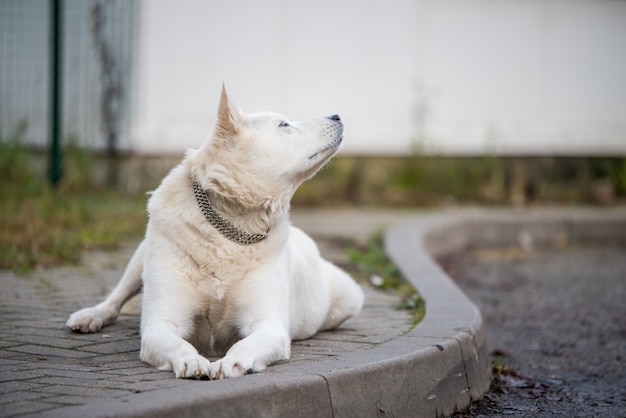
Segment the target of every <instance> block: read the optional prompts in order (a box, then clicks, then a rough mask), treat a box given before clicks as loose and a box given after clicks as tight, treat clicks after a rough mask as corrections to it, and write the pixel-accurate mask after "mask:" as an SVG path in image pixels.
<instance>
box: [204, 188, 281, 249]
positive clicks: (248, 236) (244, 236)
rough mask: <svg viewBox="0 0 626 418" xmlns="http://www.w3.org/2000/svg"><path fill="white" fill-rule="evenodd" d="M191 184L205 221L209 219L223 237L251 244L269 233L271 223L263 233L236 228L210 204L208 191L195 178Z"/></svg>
mask: <svg viewBox="0 0 626 418" xmlns="http://www.w3.org/2000/svg"><path fill="white" fill-rule="evenodd" d="M192 185H193V192H194V195H195V197H196V201H197V202H198V206H199V207H200V211H201V212H202V214H203V215H204V217H205V218H206V219H207V221H209V223H210V224H211V225H212V226H213V227H214V228H215V229H217V230H218V231H219V232H220V233H221V234H222V235H223V236H224V237H226V238H228V239H229V240H231V241H234V242H236V243H237V244H240V245H251V244H256V243H257V242H259V241H262V240H264V239H265V238H266V237H267V236H268V235H269V233H270V231H271V230H272V227H271V225H270V226H269V227H268V228H267V229H266V230H265V232H264V233H249V232H247V231H246V230H243V229H240V228H238V227H237V226H235V225H234V224H233V223H232V222H230V221H229V220H227V219H225V217H224V215H220V213H219V212H218V211H217V210H216V209H215V207H214V206H213V204H211V199H210V197H209V193H207V191H206V190H204V189H202V188H201V187H200V185H199V184H198V183H197V182H196V181H195V180H192ZM222 206H223V205H222ZM238 218H241V216H239V217H238ZM239 223H241V222H239Z"/></svg>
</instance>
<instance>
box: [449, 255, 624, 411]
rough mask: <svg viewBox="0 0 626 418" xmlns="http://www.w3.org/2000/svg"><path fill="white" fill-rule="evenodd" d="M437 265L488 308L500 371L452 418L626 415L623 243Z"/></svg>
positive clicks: (490, 338) (452, 260)
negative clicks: (481, 394) (488, 386)
mask: <svg viewBox="0 0 626 418" xmlns="http://www.w3.org/2000/svg"><path fill="white" fill-rule="evenodd" d="M439 261H440V263H441V264H442V266H443V267H444V269H445V270H446V271H447V272H448V274H449V275H450V276H451V277H453V278H454V279H455V280H456V282H457V283H458V285H459V286H460V287H461V288H462V289H463V290H464V291H465V292H466V294H467V295H468V296H469V297H470V298H471V299H472V300H473V301H474V302H475V303H476V304H477V305H478V307H479V308H480V309H481V312H482V313H483V317H484V321H485V327H486V331H487V340H488V346H489V349H490V351H491V356H492V360H493V361H494V366H495V371H496V373H494V378H493V382H492V387H491V390H490V392H488V393H487V394H486V395H485V397H484V399H483V400H481V401H476V402H474V403H473V404H472V405H471V407H470V408H468V409H466V410H465V411H462V412H460V413H457V414H455V417H499V416H507V417H508V416H514V417H529V416H532V417H552V416H563V417H626V248H617V247H581V246H575V247H568V248H560V249H550V250H541V251H537V252H524V251H522V250H519V249H496V250H475V251H471V252H466V253H462V254H454V255H450V256H446V257H444V258H442V259H441V260H439Z"/></svg>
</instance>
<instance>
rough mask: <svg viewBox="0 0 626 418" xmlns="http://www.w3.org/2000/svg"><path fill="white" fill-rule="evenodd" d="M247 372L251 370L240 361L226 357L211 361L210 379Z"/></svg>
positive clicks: (240, 374)
mask: <svg viewBox="0 0 626 418" xmlns="http://www.w3.org/2000/svg"><path fill="white" fill-rule="evenodd" d="M247 373H252V370H251V369H249V368H248V367H245V366H244V365H243V364H242V363H241V362H238V361H237V360H234V359H230V358H228V357H224V358H223V359H221V360H218V361H214V362H213V363H211V376H210V377H211V379H224V378H227V377H239V376H243V375H244V374H247Z"/></svg>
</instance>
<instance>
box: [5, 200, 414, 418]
mask: <svg viewBox="0 0 626 418" xmlns="http://www.w3.org/2000/svg"><path fill="white" fill-rule="evenodd" d="M408 214H409V213H408V212H390V211H382V212H353V211H340V212H336V211H326V212H324V211H322V212H320V211H295V213H294V215H293V220H294V223H296V224H297V225H299V226H301V227H302V228H303V229H305V230H307V231H308V232H309V233H311V235H313V236H314V237H315V238H316V240H317V241H318V243H319V245H320V248H321V251H322V252H323V254H324V255H325V256H326V257H327V258H330V259H331V260H332V261H334V262H336V263H339V264H341V263H346V262H347V260H346V256H345V250H343V249H341V248H340V247H342V246H345V239H350V240H352V239H356V240H364V239H366V238H367V237H368V236H369V235H370V234H371V233H373V232H374V231H375V230H377V229H380V228H382V227H383V226H384V225H386V224H388V223H390V222H392V221H395V220H397V219H399V218H401V217H403V216H407V215H408ZM135 244H136V243H133V244H130V245H128V246H125V247H124V248H123V249H122V250H121V251H117V252H88V253H86V254H85V255H84V257H83V261H82V262H81V263H80V265H78V266H71V267H62V268H55V269H50V270H40V271H34V272H31V273H28V274H25V275H21V274H16V273H13V272H10V271H2V272H0V282H1V283H2V287H1V291H0V316H1V318H2V321H1V323H0V365H1V368H0V416H2V417H8V416H21V415H29V414H34V415H38V416H41V415H50V416H72V415H74V416H96V415H105V414H124V415H129V414H139V415H141V414H142V413H143V412H149V411H150V405H147V404H146V403H149V402H151V401H150V399H155V398H154V397H150V396H146V394H152V395H154V396H156V397H161V398H162V397H164V396H165V397H167V396H171V397H172V400H171V402H172V403H175V404H176V403H178V404H180V405H181V406H180V408H181V409H180V412H181V413H182V412H183V411H185V407H186V406H188V404H189V403H190V402H192V401H188V400H186V399H185V398H184V396H185V394H186V392H187V391H188V390H197V389H198V387H199V386H201V387H202V389H203V390H206V391H207V392H208V393H213V394H216V393H217V394H219V393H220V392H222V391H224V392H225V393H229V392H232V388H233V385H234V384H237V382H236V381H235V380H231V381H223V382H218V381H214V382H209V381H192V380H180V379H175V378H173V374H172V373H171V372H162V371H158V370H156V369H155V368H153V367H151V366H148V365H146V364H144V363H142V362H141V361H140V360H139V355H138V353H139V347H140V337H139V333H138V330H139V317H138V316H137V315H122V316H121V317H120V319H119V320H118V322H117V324H115V325H113V326H110V327H106V328H104V329H103V330H102V332H100V333H96V334H86V335H80V334H73V333H71V332H70V331H68V330H67V329H65V327H64V324H65V321H66V319H67V317H68V315H69V314H70V313H71V312H73V311H74V310H76V309H78V308H81V307H85V306H91V305H93V304H95V303H97V302H99V301H100V300H102V298H103V297H104V296H105V295H106V294H107V293H108V292H109V291H110V289H111V288H112V287H113V286H114V285H115V283H116V282H117V280H118V279H119V277H120V275H121V272H122V270H123V269H124V267H125V265H126V262H127V261H128V258H129V257H130V255H131V254H132V251H133V250H134V248H135ZM365 290H366V297H367V302H366V305H365V308H364V310H363V312H362V314H361V315H360V316H359V317H358V318H355V319H353V320H351V321H349V322H347V323H346V324H344V326H342V327H341V329H339V330H336V331H333V332H325V333H321V334H319V335H317V336H316V337H314V338H311V339H308V340H305V341H298V342H294V343H293V347H292V359H291V360H290V361H288V362H282V363H280V364H277V365H274V366H271V367H270V368H269V369H268V370H267V371H266V372H263V373H259V374H257V375H253V376H246V377H244V378H242V379H243V380H242V381H241V382H240V386H241V385H242V384H243V382H246V383H249V382H250V381H251V380H254V383H255V385H265V386H266V387H269V388H270V389H271V388H275V387H276V386H277V385H278V386H280V384H281V383H280V382H279V380H280V379H281V377H280V376H281V375H282V374H289V375H293V374H294V373H296V374H297V372H298V370H305V369H308V368H310V367H311V365H312V364H314V363H323V362H327V361H329V360H335V361H338V362H340V361H342V359H346V358H348V357H350V356H351V355H352V354H354V353H355V352H362V351H364V350H369V349H371V348H373V347H376V346H378V345H380V344H382V343H386V342H389V341H391V340H393V339H395V338H397V337H399V336H401V335H403V334H405V333H406V332H407V331H408V330H409V329H410V327H411V318H410V315H409V314H408V313H407V312H404V311H400V310H397V309H395V308H394V305H395V304H397V303H398V297H397V296H396V295H394V294H393V293H388V292H382V291H380V290H376V289H373V288H371V287H370V286H367V285H365ZM304 380H306V379H304ZM247 386H249V385H247ZM302 388H303V390H304V391H305V393H303V396H304V398H305V399H306V398H307V396H306V395H307V393H306V388H307V384H306V382H303V384H302ZM165 389H167V391H165ZM173 389H175V390H173ZM326 396H328V395H327V394H326ZM224 398H228V396H225V397H224ZM311 399H315V396H313V395H311ZM236 401H237V402H240V403H245V401H244V400H242V399H239V400H236ZM277 401H279V403H280V402H284V400H280V399H277ZM293 401H295V402H298V401H299V399H295V400H293ZM129 405H132V406H129ZM283 406H284V405H283ZM295 407H296V409H297V408H298V405H295ZM220 408H222V409H221V410H223V411H228V409H225V407H220ZM275 408H278V409H276V411H280V410H281V405H280V404H278V405H276V406H275ZM290 408H291V407H290ZM290 408H287V409H286V410H293V409H292V408H291V409H290ZM270 410H271V408H270ZM235 411H238V412H237V413H241V412H243V413H244V414H245V412H246V410H245V408H244V409H241V408H239V409H236V410H235ZM153 412H154V411H153ZM320 412H321V411H320ZM187 413H189V412H187ZM229 414H232V411H231V412H229V413H227V414H222V415H229ZM320 415H324V414H322V413H320Z"/></svg>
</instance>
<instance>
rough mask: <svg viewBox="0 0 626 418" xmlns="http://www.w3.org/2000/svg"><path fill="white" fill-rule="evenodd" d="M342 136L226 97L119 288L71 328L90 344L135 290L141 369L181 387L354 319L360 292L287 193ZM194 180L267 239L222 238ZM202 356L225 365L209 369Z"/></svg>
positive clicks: (280, 353) (162, 195)
mask: <svg viewBox="0 0 626 418" xmlns="http://www.w3.org/2000/svg"><path fill="white" fill-rule="evenodd" d="M342 135H343V126H342V124H341V122H340V121H339V120H338V117H330V118H321V119H313V120H309V121H304V122H298V123H292V122H288V121H287V119H286V118H285V117H284V116H282V115H278V114H274V113H256V114H245V113H242V112H241V111H239V110H237V109H235V108H234V106H233V105H232V103H231V101H230V99H229V97H228V93H227V91H226V89H225V88H223V89H222V95H221V99H220V104H219V111H218V118H217V124H216V127H215V130H214V132H213V134H212V135H211V136H210V137H209V138H208V139H207V140H206V141H205V143H204V144H203V145H202V146H201V147H200V149H198V150H189V151H188V152H187V154H186V156H185V158H184V160H183V162H182V163H181V164H180V165H178V166H177V167H175V168H174V169H173V170H172V171H171V172H170V173H169V174H168V175H167V176H166V177H165V179H164V180H163V181H162V183H161V185H160V186H159V187H158V188H157V189H156V190H155V191H154V193H153V195H152V197H151V198H150V201H149V203H148V212H149V222H148V227H147V231H146V236H145V239H144V240H143V242H142V243H141V244H140V245H139V247H138V248H137V250H136V252H135V254H134V255H133V256H132V258H131V260H130V262H129V264H128V267H127V268H126V271H125V272H124V275H123V276H122V278H121V280H120V282H119V284H118V285H117V287H116V288H115V289H114V290H113V292H112V293H111V295H109V297H107V298H106V300H104V301H103V302H102V303H100V304H98V305H96V306H94V307H92V308H85V309H82V310H80V311H78V312H75V313H74V314H72V315H71V316H70V318H69V319H68V321H67V326H68V327H69V328H70V329H72V330H74V331H77V332H97V331H99V330H100V329H101V328H102V327H103V326H105V325H109V324H112V323H114V322H115V321H116V319H117V317H118V315H119V312H120V309H121V307H122V306H123V304H124V303H125V302H126V301H128V300H129V299H130V298H131V297H132V296H134V295H135V294H137V293H138V292H139V291H141V290H142V288H143V303H142V317H141V359H142V360H144V361H145V362H147V363H150V364H152V365H154V366H156V367H158V368H160V369H165V370H173V371H174V373H175V374H176V377H180V378H202V377H208V378H224V377H233V376H240V375H243V374H245V373H248V372H251V371H254V372H256V371H260V370H263V369H264V368H266V367H267V366H268V365H269V364H271V363H273V362H276V361H278V360H283V359H288V358H289V356H290V345H291V340H292V339H304V338H308V337H310V336H312V335H314V334H315V333H316V332H317V331H320V330H329V329H333V328H336V327H337V326H339V325H340V324H341V323H342V322H344V321H345V320H346V319H348V318H350V317H351V316H353V315H356V314H357V313H358V312H359V311H360V309H361V307H362V305H363V292H362V290H361V288H360V287H359V286H358V285H357V284H356V283H355V282H354V281H353V280H352V279H351V278H350V277H349V276H348V275H347V274H346V273H345V272H343V271H342V270H340V269H339V268H337V267H336V266H334V265H333V264H331V263H329V262H327V261H325V260H324V259H322V258H321V257H320V255H319V251H318V249H317V247H316V245H315V243H314V242H313V241H312V240H311V239H310V238H309V237H308V236H307V235H306V234H305V233H303V232H302V231H301V230H299V229H297V228H295V227H293V226H291V225H290V222H289V219H288V210H289V201H290V199H291V197H292V195H293V193H294V192H295V190H296V189H297V187H298V186H299V185H300V184H301V183H302V182H303V181H304V180H306V179H308V178H310V177H311V176H312V175H313V174H315V173H316V172H317V170H318V169H319V168H320V167H321V166H322V165H324V164H325V163H326V162H327V161H328V160H329V159H330V158H331V157H332V156H333V155H334V154H335V152H336V151H337V149H338V148H339V145H340V144H341V140H342ZM192 179H195V180H196V181H197V182H198V184H199V185H200V186H201V188H202V189H205V190H206V191H207V193H208V195H209V198H210V201H211V203H212V205H213V206H214V207H215V209H216V211H217V212H218V213H219V214H220V215H221V216H222V217H223V218H224V219H226V220H228V221H230V222H231V223H232V224H233V225H235V226H236V227H237V228H238V229H241V230H243V231H247V232H249V233H252V234H256V233H265V232H266V231H267V230H268V229H269V228H271V231H270V233H269V234H268V236H267V238H265V239H264V240H262V241H260V242H258V243H256V244H252V245H240V244H238V243H235V242H232V241H230V240H228V239H227V238H225V237H224V236H223V235H221V234H220V232H218V231H217V230H216V229H215V228H214V227H213V226H211V224H210V223H209V222H208V221H207V220H206V218H205V217H204V216H203V214H202V213H201V211H200V209H199V206H198V203H197V202H196V198H195V196H194V193H193V189H192ZM142 283H143V286H142ZM200 353H204V354H207V355H218V356H221V355H223V354H224V353H225V355H224V357H222V358H221V359H220V360H217V361H215V362H210V361H209V360H208V359H207V358H206V357H204V356H203V355H202V354H200Z"/></svg>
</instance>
